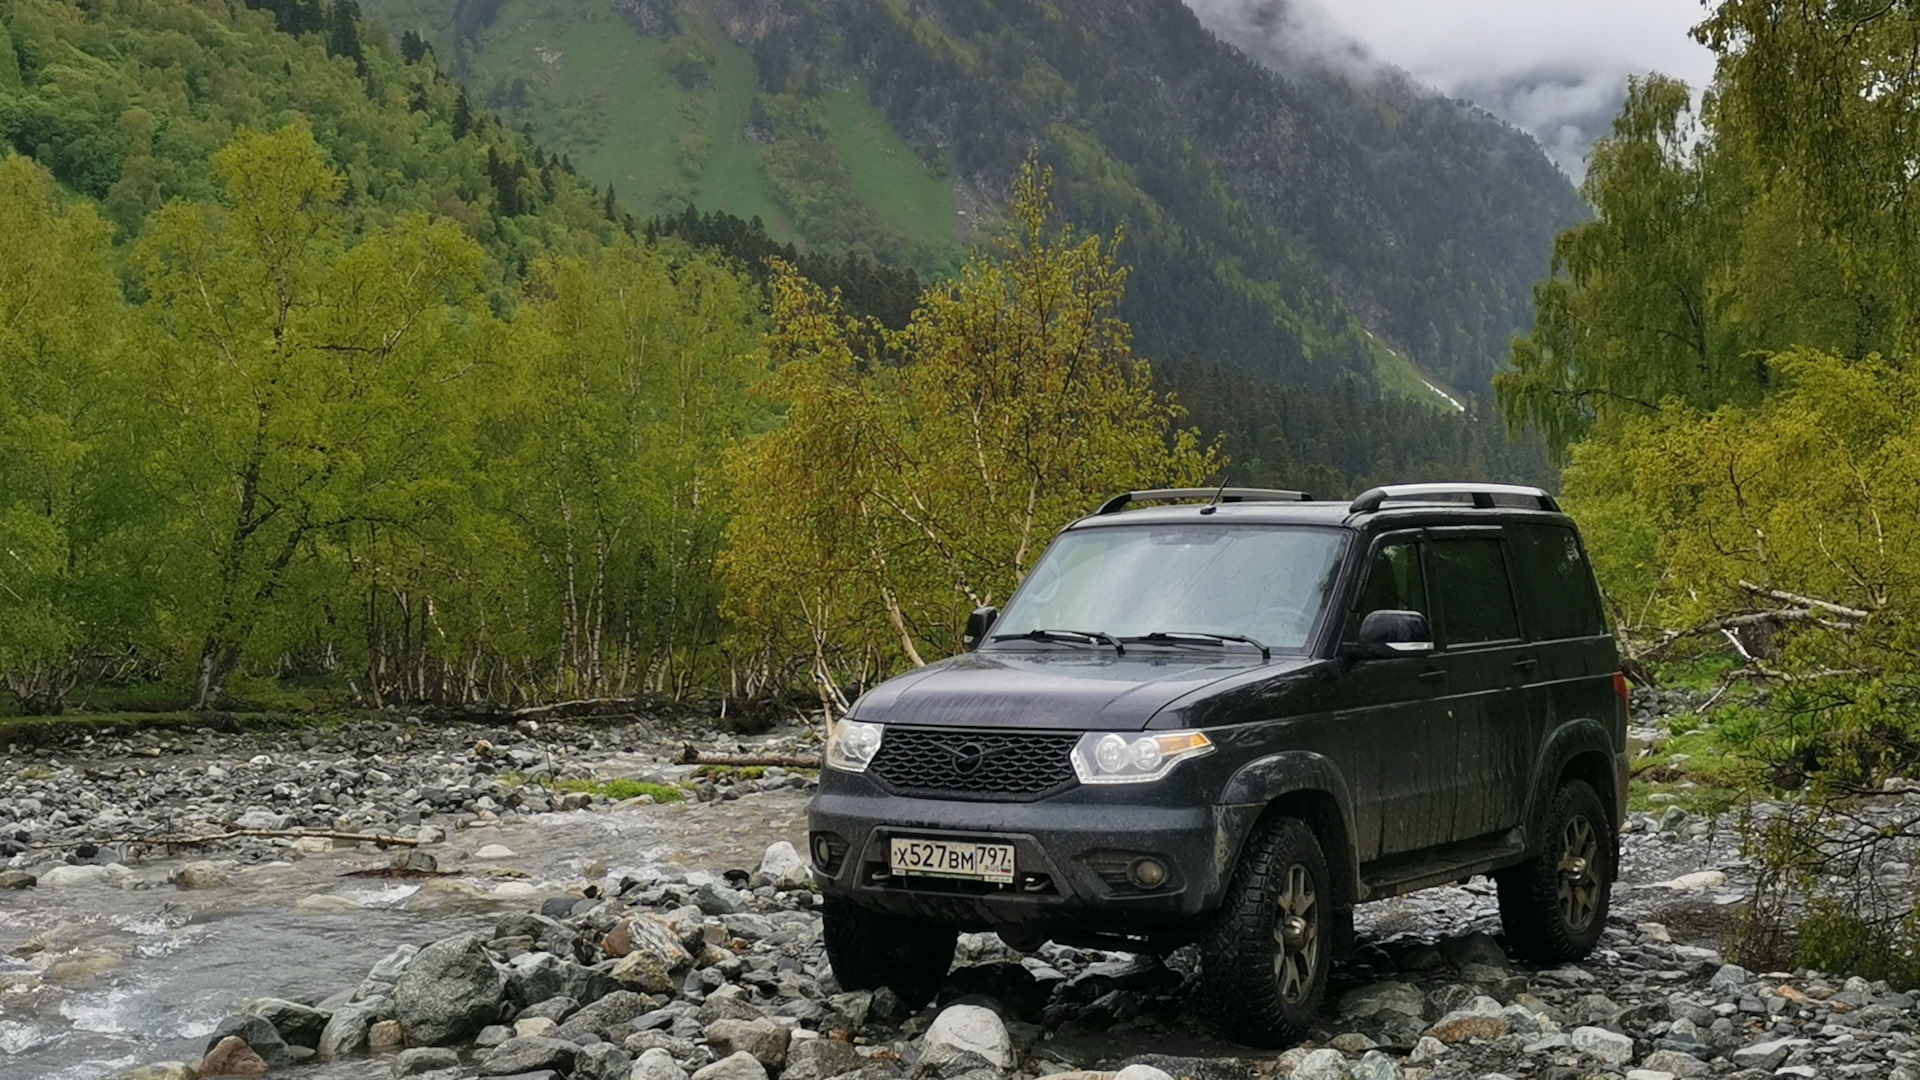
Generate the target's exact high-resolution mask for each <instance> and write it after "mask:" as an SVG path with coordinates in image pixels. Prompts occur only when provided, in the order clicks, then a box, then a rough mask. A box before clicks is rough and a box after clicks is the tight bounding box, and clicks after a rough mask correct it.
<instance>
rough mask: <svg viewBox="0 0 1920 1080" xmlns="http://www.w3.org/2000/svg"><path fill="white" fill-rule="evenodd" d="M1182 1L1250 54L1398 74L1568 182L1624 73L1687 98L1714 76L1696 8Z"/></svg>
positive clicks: (1515, 2) (1630, 1)
mask: <svg viewBox="0 0 1920 1080" xmlns="http://www.w3.org/2000/svg"><path fill="white" fill-rule="evenodd" d="M1186 2H1187V4H1188V6H1189V7H1191V8H1193V10H1194V12H1195V13H1196V14H1198V15H1199V16H1200V20H1201V21H1202V22H1203V23H1205V24H1206V25H1207V26H1209V27H1211V28H1212V29H1213V30H1214V32H1215V33H1218V34H1219V35H1220V36H1221V37H1223V38H1225V39H1227V40H1228V41H1232V42H1234V43H1236V44H1239V45H1240V46H1241V47H1242V48H1243V49H1244V50H1245V51H1247V52H1248V53H1249V54H1250V55H1254V56H1256V57H1257V56H1260V55H1261V52H1262V50H1260V49H1257V48H1250V47H1249V45H1264V46H1266V47H1267V48H1266V49H1265V50H1264V51H1265V52H1267V53H1268V54H1272V53H1273V52H1274V51H1275V50H1276V49H1284V50H1293V51H1299V50H1302V49H1303V48H1304V49H1305V50H1306V51H1310V52H1311V53H1313V54H1316V55H1318V56H1320V57H1322V58H1327V57H1329V56H1331V57H1335V58H1338V59H1339V60H1340V61H1341V62H1343V63H1346V64H1348V65H1350V66H1354V67H1358V68H1361V69H1363V70H1364V68H1365V67H1366V66H1367V64H1369V63H1375V64H1377V63H1380V62H1385V63H1387V64H1391V65H1393V66H1395V67H1398V68H1401V69H1402V70H1404V71H1406V72H1408V73H1409V74H1411V75H1412V76H1413V77H1414V78H1416V79H1418V80H1419V81H1420V82H1423V83H1425V84H1427V85H1429V86H1432V87H1434V88H1435V89H1437V90H1440V91H1442V92H1444V93H1446V94H1448V95H1450V96H1453V97H1462V98H1466V99H1468V100H1470V101H1473V102H1474V103H1476V104H1478V105H1480V106H1481V107H1483V108H1485V109H1486V110H1487V111H1489V112H1491V113H1494V114H1495V115H1497V116H1500V117H1502V118H1504V119H1506V120H1507V121H1508V122H1510V123H1512V124H1513V125H1514V126H1516V127H1519V128H1521V129H1523V130H1525V131H1527V132H1529V133H1530V134H1532V135H1533V136H1534V138H1535V139H1537V140H1539V141H1540V143H1541V145H1542V146H1544V147H1545V148H1546V150H1547V153H1548V154H1549V155H1551V156H1552V157H1553V159H1554V161H1555V162H1557V163H1558V164H1559V165H1560V167H1561V168H1562V169H1563V170H1565V171H1566V172H1567V174H1568V175H1569V176H1572V177H1573V178H1574V179H1575V180H1578V179H1579V178H1580V177H1581V176H1582V175H1584V174H1585V172H1586V167H1585V165H1584V163H1583V160H1582V159H1583V158H1584V157H1585V156H1586V153H1587V150H1588V149H1589V148H1590V147H1591V146H1592V144H1593V140H1594V139H1596V138H1598V137H1599V136H1601V135H1603V134H1605V133H1606V131H1607V128H1608V125H1609V123H1610V122H1611V121H1612V119H1613V116H1614V113H1615V112H1617V111H1618V108H1619V104H1620V102H1621V100H1622V98H1623V97H1624V95H1625V92H1626V80H1627V76H1628V75H1629V74H1636V75H1638V74H1645V73H1647V72H1649V71H1658V72H1661V73H1662V74H1666V75H1672V76H1675V77H1677V78H1681V79H1684V80H1686V82H1687V83H1688V84H1689V85H1691V86H1692V87H1693V88H1694V89H1695V91H1696V92H1697V91H1698V90H1700V89H1701V88H1702V87H1704V86H1705V85H1706V83H1707V81H1708V80H1709V79H1711V78H1712V76H1713V56H1712V54H1711V53H1709V52H1708V51H1707V50H1706V49H1705V48H1704V47H1702V46H1701V45H1700V44H1698V43H1697V42H1695V41H1694V40H1693V38H1692V37H1691V36H1690V35H1689V34H1688V30H1689V29H1690V28H1691V27H1693V26H1694V25H1695V24H1696V23H1698V22H1700V20H1701V19H1703V18H1704V17H1705V16H1706V10H1705V9H1704V8H1703V7H1702V5H1701V3H1700V2H1699V0H1288V2H1286V3H1281V2H1279V0H1186ZM1355 43H1357V44H1358V46H1359V48H1358V49H1357V50H1356V49H1355V47H1354V46H1355Z"/></svg>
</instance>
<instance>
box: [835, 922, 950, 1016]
mask: <svg viewBox="0 0 1920 1080" xmlns="http://www.w3.org/2000/svg"><path fill="white" fill-rule="evenodd" d="M824 899H825V901H826V905H825V908H824V910H823V911H822V912H821V923H822V925H821V933H822V935H823V936H824V937H825V938H826V945H827V963H828V964H830V965H832V967H833V977H834V978H835V979H837V980H839V982H840V986H841V988H842V989H844V990H878V989H880V988H881V987H882V986H890V987H892V988H893V992H894V993H895V994H898V995H899V996H900V1000H901V1002H902V1003H903V1004H905V1005H906V1007H907V1008H909V1009H918V1008H919V1007H920V1006H922V1005H925V1004H926V1003H927V1002H929V1001H932V1000H933V997H934V995H935V994H937V993H939V992H940V980H942V979H944V978H946V976H947V968H949V967H951V966H952V964H953V944H954V941H955V940H956V939H958V938H959V936H960V935H959V931H957V930H955V929H954V928H953V927H951V926H938V925H935V924H933V923H926V922H921V921H920V920H918V919H909V918H907V917H905V916H903V915H885V914H882V913H880V912H877V911H868V910H867V909H865V908H862V907H857V906H855V905H854V904H852V903H850V902H848V901H846V900H843V899H841V898H839V897H836V896H827V897H825V898H824Z"/></svg>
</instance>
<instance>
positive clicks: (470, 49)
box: [368, 0, 1583, 401]
mask: <svg viewBox="0 0 1920 1080" xmlns="http://www.w3.org/2000/svg"><path fill="white" fill-rule="evenodd" d="M368 6H369V9H370V11H371V13H372V14H374V15H376V16H378V17H380V18H382V19H384V20H386V21H387V22H388V24H389V25H390V26H391V27H392V28H393V29H395V30H396V31H398V30H403V29H414V28H417V29H419V30H420V31H422V32H423V33H424V34H425V35H426V36H427V37H428V38H429V39H430V40H431V41H433V43H434V45H435V47H436V49H437V50H438V51H439V52H440V54H441V55H442V57H443V60H444V62H445V63H446V65H447V66H448V68H449V70H450V71H451V72H452V73H454V75H455V76H456V78H459V79H461V80H463V81H464V82H465V83H466V84H467V85H468V86H469V87H470V88H471V89H472V91H473V93H475V94H476V95H477V96H478V97H479V98H480V99H481V100H482V101H483V102H484V104H485V105H486V106H487V107H489V108H493V109H497V110H499V111H500V112H501V114H502V115H503V116H504V117H506V118H507V119H508V120H509V121H510V122H511V123H513V124H514V125H516V126H518V125H526V126H528V127H529V128H530V129H531V130H532V131H533V133H534V134H535V135H536V136H537V137H538V138H540V139H541V140H542V141H543V142H544V143H545V144H547V145H549V146H553V147H557V148H558V149H560V150H562V151H564V152H566V153H567V154H568V155H569V156H570V158H571V160H573V161H574V162H575V163H576V164H577V166H578V167H579V169H580V170H581V172H582V173H583V174H584V175H586V176H588V177H589V178H591V179H594V180H597V181H599V182H601V183H611V184H613V185H614V186H615V188H616V189H617V190H618V192H619V195H620V197H621V199H622V200H623V201H626V202H627V203H628V204H629V205H631V206H633V207H634V208H635V209H637V210H641V211H644V212H653V213H659V212H671V211H674V210H676V209H678V208H679V207H681V206H684V205H687V204H692V205H696V206H699V207H700V208H702V209H711V210H725V211H729V212H732V213H735V214H739V215H741V216H760V217H762V218H763V219H764V220H766V221H767V222H768V225H769V228H770V230H771V231H772V232H774V234H775V235H777V236H782V237H786V238H792V239H797V240H799V241H801V242H802V243H804V244H807V245H810V246H812V247H814V248H824V249H838V248H846V249H852V250H860V251H867V252H872V253H874V254H877V255H879V256H881V257H883V258H886V259H888V260H891V261H895V262H901V263H906V264H909V265H912V266H915V267H916V268H918V269H920V270H921V271H923V272H935V273H937V272H939V271H941V270H942V269H944V268H947V267H950V266H951V265H952V264H953V259H954V258H955V255H956V253H957V251H958V250H959V249H960V246H961V245H962V244H963V243H964V242H965V241H966V239H967V238H968V237H969V236H970V235H971V234H972V233H973V231H974V227H975V224H976V223H977V222H980V221H981V219H983V218H984V219H989V220H990V219H991V218H992V216H993V215H994V214H995V213H996V212H997V207H998V206H999V204H1000V203H1001V201H1002V199H1003V197H1004V194H1005V186H1006V184H1007V182H1008V179H1009V178H1010V177H1011V176H1012V175H1013V171H1014V169H1015V167H1016V165H1017V163H1018V161H1019V159H1020V158H1021V156H1022V155H1024V154H1025V153H1026V150H1027V148H1028V146H1030V145H1037V146H1038V147H1040V149H1041V153H1042V157H1043V159H1044V160H1045V161H1046V162H1047V163H1048V164H1050V165H1052V166H1053V167H1054V168H1055V170H1056V172H1057V174H1058V180H1059V184H1058V188H1057V192H1058V198H1059V201H1060V203H1061V204H1062V209H1063V210H1064V211H1065V212H1066V213H1067V215H1068V216H1069V217H1071V218H1072V219H1074V220H1076V221H1078V222H1080V223H1082V224H1083V225H1085V226H1087V227H1089V228H1100V229H1107V228H1111V227H1113V226H1115V225H1119V224H1123V223H1124V225H1125V226H1126V228H1127V231H1128V243H1127V246H1126V247H1125V248H1124V249H1123V255H1124V257H1126V258H1128V259H1129V260H1130V261H1131V262H1132V263H1133V265H1134V266H1135V268H1136V270H1135V275H1134V277H1133V279H1132V282H1131V291H1130V295H1129V300H1128V305H1127V308H1126V309H1125V312H1124V314H1126V316H1127V317H1128V318H1129V319H1130V320H1131V321H1132V323H1133V324H1134V327H1135V330H1136V333H1137V335H1138V340H1139V344H1140V347H1141V350H1142V352H1143V353H1145V354H1147V355H1150V356H1154V357H1156V358H1160V359H1163V360H1172V361H1181V360H1187V359H1196V360H1202V361H1205V362H1208V363H1217V364H1220V365H1223V366H1224V367H1226V368H1229V369H1232V370H1240V371H1246V372H1249V373H1252V374H1255V375H1258V376H1260V377H1263V378H1266V379H1270V380H1274V381H1278V382H1284V383H1292V384H1298V385H1303V386H1306V387H1309V388H1314V389H1317V390H1318V391H1320V392H1328V391H1330V390H1331V389H1332V388H1333V387H1335V386H1338V385H1341V384H1343V383H1348V382H1354V383H1358V384H1360V385H1362V386H1365V387H1375V386H1380V385H1386V386H1388V387H1391V388H1397V389H1403V390H1406V391H1408V392H1411V393H1413V394H1415V395H1418V396H1421V397H1424V398H1425V399H1426V400H1429V401H1438V399H1437V398H1434V397H1432V396H1431V395H1429V394H1426V393H1425V391H1424V389H1423V388H1422V387H1421V385H1420V382H1419V379H1418V377H1417V375H1416V373H1415V371H1414V369H1413V367H1412V366H1411V365H1410V364H1408V362H1407V360H1406V359H1405V357H1406V356H1408V355H1411V356H1412V358H1413V359H1414V360H1415V361H1417V362H1418V363H1419V364H1420V366H1421V367H1423V368H1425V369H1426V370H1427V371H1429V372H1431V373H1432V374H1433V375H1434V376H1435V377H1436V378H1437V379H1438V380H1441V381H1445V382H1451V383H1453V384H1455V385H1458V386H1461V387H1463V388H1465V389H1467V390H1469V391H1477V390H1478V389H1479V388H1480V387H1482V386H1483V385H1484V384H1485V381H1486V379H1487V377H1488V376H1489V375H1490V374H1491V373H1492V371H1493V370H1494V369H1495V368H1496V367H1497V365H1498V364H1499V363H1500V362H1501V360H1502V359H1503V358H1504V356H1505V353H1506V343H1507V341H1508V339H1509V338H1510V337H1511V335H1512V334H1513V333H1514V332H1515V331H1518V330H1523V329H1525V327H1526V326H1527V325H1528V323H1529V319H1530V312H1529V309H1528V307H1527V288H1528V285H1529V283H1530V282H1531V280H1532V278H1533V277H1534V276H1535V275H1537V273H1538V272H1539V269H1540V268H1541V267H1542V266H1544V265H1545V261H1546V257H1547V252H1548V249H1549V246H1550V244H1551V239H1552V236H1553V235H1554V234H1555V232H1557V231H1558V230H1559V229H1560V228H1562V227H1564V226H1565V225H1567V224H1569V223H1570V222H1572V221H1574V220H1577V219H1578V218H1579V217H1580V216H1581V214H1582V212H1583V211H1582V208H1581V206H1580V204H1579V201H1578V199H1577V197H1576V196H1575V195H1574V193H1573V191H1572V189H1571V187H1570V185H1569V184H1568V183H1567V181H1566V179H1565V178H1564V177H1563V176H1561V175H1560V174H1559V173H1558V172H1557V171H1555V170H1554V168H1553V167H1552V165H1551V164H1550V163H1549V162H1548V161H1547V160H1546V158H1545V157H1544V155H1542V154H1541V152H1540V151H1539V149H1538V147H1537V146H1535V145H1534V144H1533V143H1532V141H1531V140H1530V139H1528V138H1527V137H1526V136H1525V135H1523V134H1521V133H1519V132H1517V131H1515V130H1513V129H1511V128H1509V127H1507V126H1506V125H1504V124H1501V123H1500V122H1499V121H1497V120H1495V119H1493V118H1492V117H1490V116H1488V115H1486V114H1485V113H1482V112H1479V111H1478V110H1475V109H1472V108H1471V107H1469V106H1465V105H1463V104H1460V103H1455V102H1451V101H1447V100H1445V99H1442V98H1439V97H1437V96H1435V95H1432V94H1430V93H1427V92H1425V91H1422V90H1420V89H1419V88H1417V87H1414V86H1412V85H1411V84H1405V83H1396V84H1385V85H1362V84H1356V83H1351V82H1347V81H1344V80H1341V79H1339V78H1337V77H1334V76H1332V75H1325V76H1316V77H1314V78H1307V79H1302V78H1297V77H1282V76H1281V75H1280V74H1277V73H1276V72H1274V71H1272V70H1270V69H1269V68H1267V67H1265V66H1263V65H1262V64H1260V63H1258V62H1255V61H1254V60H1251V59H1249V58H1247V57H1246V56H1244V55H1242V54H1241V53H1240V52H1238V51H1237V50H1236V49H1235V48H1233V47H1232V46H1230V45H1228V44H1225V43H1223V42H1222V41H1220V40H1219V39H1218V38H1216V37H1215V36H1214V35H1213V33H1212V32H1210V31H1208V30H1207V29H1205V28H1204V27H1202V26H1201V24H1200V23H1199V21H1198V20H1197V19H1196V18H1195V17H1194V15H1193V14H1192V13H1191V12H1190V11H1189V10H1188V9H1187V8H1186V7H1184V6H1183V5H1182V4H1180V3H1179V2H1177V0H1056V2H1054V3H1047V4H1043V3H1037V2H1031V0H921V2H917V3H912V4H908V3H905V2H903V0H684V2H676V0H616V2H615V3H614V4H612V5H610V6H601V5H600V4H599V3H598V0H372V2H371V3H370V4H369V5H368Z"/></svg>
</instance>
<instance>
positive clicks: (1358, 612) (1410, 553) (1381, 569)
mask: <svg viewBox="0 0 1920 1080" xmlns="http://www.w3.org/2000/svg"><path fill="white" fill-rule="evenodd" d="M1375 611H1417V612H1419V613H1420V614H1422V615H1428V616H1429V617H1431V615H1430V614H1429V610H1428V607H1427V581H1426V575H1425V574H1424V573H1422V572H1421V567H1420V545H1419V544H1417V543H1415V542H1414V541H1411V540H1402V541H1396V542H1392V543H1388V544H1384V545H1382V546H1381V547H1380V549H1379V550H1378V551H1376V552H1374V553H1373V561H1372V562H1371V563H1369V564H1368V566H1367V579H1366V580H1365V581H1364V582H1362V583H1361V584H1360V599H1359V601H1358V602H1357V603H1355V604H1354V606H1353V616H1352V618H1351V619H1350V620H1349V621H1348V623H1347V637H1348V638H1349V639H1351V638H1353V637H1355V636H1356V635H1358V634H1359V632H1360V620H1361V619H1364V618H1366V617H1367V615H1368V614H1369V613H1370V612H1375Z"/></svg>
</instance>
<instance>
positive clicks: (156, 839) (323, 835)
mask: <svg viewBox="0 0 1920 1080" xmlns="http://www.w3.org/2000/svg"><path fill="white" fill-rule="evenodd" d="M242 837H250V838H257V839H266V840H278V839H292V840H304V839H308V838H314V839H320V840H345V841H348V842H351V843H356V844H372V845H374V846H375V847H417V846H419V844H420V841H418V840H410V839H408V838H406V837H404V836H387V835H384V834H381V833H356V832H333V831H323V830H319V829H229V830H227V831H226V832H223V833H214V834H212V835H209V836H116V837H112V838H110V839H107V840H102V841H100V842H101V843H103V844H146V845H149V846H153V847H192V846H194V845H196V844H214V843H218V842H220V841H222V840H238V839H241V838H242Z"/></svg>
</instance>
